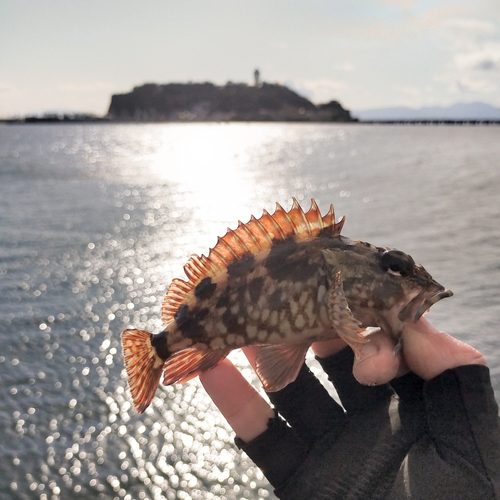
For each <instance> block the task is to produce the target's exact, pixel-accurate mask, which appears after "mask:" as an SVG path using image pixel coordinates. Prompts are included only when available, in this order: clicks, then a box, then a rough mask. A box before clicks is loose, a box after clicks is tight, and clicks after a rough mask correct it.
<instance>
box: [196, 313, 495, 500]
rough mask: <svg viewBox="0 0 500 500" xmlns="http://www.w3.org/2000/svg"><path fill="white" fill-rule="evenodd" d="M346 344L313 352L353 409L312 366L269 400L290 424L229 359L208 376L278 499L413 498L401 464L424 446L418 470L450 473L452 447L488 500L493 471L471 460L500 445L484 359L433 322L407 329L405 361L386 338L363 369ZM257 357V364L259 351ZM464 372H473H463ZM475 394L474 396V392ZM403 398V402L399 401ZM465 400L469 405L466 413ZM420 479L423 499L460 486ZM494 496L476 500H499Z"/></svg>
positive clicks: (376, 343) (369, 349)
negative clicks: (446, 458)
mask: <svg viewBox="0 0 500 500" xmlns="http://www.w3.org/2000/svg"><path fill="white" fill-rule="evenodd" d="M344 346H345V345H344V344H343V343H342V341H340V340H335V341H329V342H322V343H316V344H315V345H314V346H313V349H314V350H315V352H316V354H317V355H318V356H320V359H319V361H320V363H321V364H322V366H323V368H324V369H325V371H326V372H327V374H328V375H329V377H330V380H332V382H333V383H334V384H335V386H336V388H337V391H338V393H339V396H340V399H341V401H342V404H343V407H344V408H342V407H341V406H340V405H338V404H337V403H335V402H334V401H333V400H332V399H331V398H330V397H329V396H328V394H327V393H326V391H325V390H324V389H323V387H322V386H321V385H320V384H319V382H318V381H317V379H316V378H315V377H313V376H312V374H311V373H310V372H309V371H308V370H307V368H303V370H302V371H301V373H300V374H299V377H298V379H297V381H296V382H294V383H292V384H290V385H289V386H288V387H286V388H285V389H283V390H282V391H280V392H278V393H273V394H269V396H270V399H271V401H272V403H273V404H274V406H275V408H276V409H277V410H278V411H279V412H280V414H281V415H282V416H283V417H284V418H285V419H286V420H287V422H288V424H289V426H286V425H285V424H284V423H283V421H282V420H280V419H278V418H274V410H273V409H272V408H271V407H270V406H269V405H268V404H267V402H266V401H265V400H264V399H263V398H262V397H261V396H260V395H259V394H258V393H257V392H256V391H255V390H254V389H253V388H252V387H251V386H250V385H249V384H248V383H247V382H246V381H245V380H244V379H243V378H242V377H241V375H240V374H239V372H238V370H237V369H236V368H234V366H232V365H231V364H230V362H229V361H225V362H223V363H222V364H220V365H219V366H218V367H217V368H215V369H213V370H210V371H208V372H206V373H205V374H203V375H202V376H201V379H202V382H203V384H204V386H205V388H206V389H207V392H208V393H209V394H210V395H211V397H212V398H213V399H214V401H215V403H216V404H217V406H218V407H219V408H220V410H221V412H222V413H223V414H224V415H225V417H226V419H227V420H228V422H229V423H230V425H231V426H232V427H233V429H234V430H235V431H236V434H237V435H238V439H237V442H238V443H239V445H240V446H241V447H242V448H243V449H244V450H245V451H247V453H248V454H249V456H250V457H251V458H253V459H254V461H255V462H256V463H257V464H258V465H259V466H260V467H261V468H262V470H263V471H264V474H265V475H266V476H267V477H268V479H269V480H270V482H271V483H272V484H273V485H274V486H275V487H276V492H277V494H278V496H279V497H280V498H286V499H289V498H290V499H292V498H306V497H307V496H309V497H310V498H346V497H347V496H348V495H351V497H352V498H365V499H368V498H389V497H388V495H390V494H392V493H391V492H397V493H394V494H396V496H394V497H393V498H406V496H404V491H403V492H402V491H399V490H398V484H399V483H398V478H400V476H401V474H400V467H401V464H402V463H403V461H404V460H405V458H407V457H409V456H412V455H415V453H416V452H415V450H417V449H418V450H419V453H420V455H418V454H417V455H415V456H416V458H415V457H414V459H413V462H412V463H425V464H428V465H427V466H426V467H427V468H428V467H431V466H432V467H433V470H434V471H437V470H438V469H439V468H440V467H444V470H447V471H448V472H449V465H450V464H448V463H442V461H440V459H439V456H440V455H439V453H441V452H442V451H443V447H444V449H445V450H446V449H448V448H449V447H450V446H454V449H455V451H454V453H455V455H457V456H458V457H459V458H460V459H461V460H465V463H466V465H467V467H469V469H470V468H471V467H472V469H473V470H474V472H475V473H476V475H474V481H473V482H474V485H473V488H474V489H475V490H474V492H473V493H474V494H475V493H476V492H477V491H479V490H478V488H481V489H480V491H481V495H483V493H484V492H485V491H486V490H487V489H488V488H489V487H490V483H489V482H488V481H486V483H488V484H486V485H485V484H483V483H484V481H483V483H481V486H480V487H479V486H478V485H477V484H476V483H477V481H479V479H481V480H483V479H484V477H483V476H484V471H483V470H478V468H479V469H480V468H481V467H479V463H480V462H481V460H479V459H478V460H475V459H474V460H472V459H471V458H470V457H472V456H475V457H477V456H480V457H481V456H482V455H483V454H484V447H485V446H486V448H488V444H489V446H490V447H491V444H492V443H499V442H500V438H499V431H498V419H497V407H496V404H495V402H494V398H493V395H492V391H491V386H489V379H488V377H487V368H485V367H484V365H485V360H484V358H483V356H482V355H481V354H480V353H479V352H478V351H476V350H475V349H473V348H472V347H471V346H468V345H467V344H464V343H462V342H460V341H457V340H456V339H454V338H453V337H451V336H449V335H447V334H445V333H443V332H439V331H438V330H436V329H435V328H433V327H432V326H431V325H430V324H429V323H428V322H427V321H425V320H420V321H419V322H418V323H416V324H414V325H411V326H410V327H408V328H407V329H406V330H405V332H404V333H403V349H402V351H400V352H399V353H398V354H394V345H393V344H392V343H391V342H390V340H389V339H388V338H387V337H385V336H383V335H381V334H377V333H375V334H374V335H373V337H372V338H371V341H370V342H369V343H367V344H366V345H365V348H364V356H363V357H362V358H361V359H360V360H356V361H354V365H353V356H352V353H351V352H350V350H349V349H344ZM248 355H249V357H250V359H251V358H252V354H251V351H250V352H249V354H248ZM465 365H467V366H465ZM469 365H479V366H476V367H470V366H469ZM460 366H463V368H462V369H459V368H458V367H460ZM471 368H472V371H471ZM450 369H455V371H454V372H453V371H449V370H450ZM351 370H352V372H351ZM410 370H411V371H412V372H413V373H409V372H410ZM353 374H354V376H353ZM403 374H406V375H404V376H401V375H403ZM440 374H442V375H440ZM417 375H418V376H417ZM395 376H400V377H399V378H397V379H395V380H393V382H392V386H389V385H387V382H389V381H391V380H392V379H394V377H395ZM354 377H355V378H356V379H357V380H358V381H360V382H362V383H363V384H379V385H377V386H376V387H367V386H366V385H362V384H360V383H358V382H357V381H356V380H355V378H354ZM434 379H435V380H434ZM427 381H428V382H427ZM443 384H444V385H443ZM471 384H472V385H471ZM467 388H468V392H469V393H472V396H470V394H465V393H467V390H466V389H467ZM464 391H465V393H464ZM395 393H396V394H397V395H398V396H399V399H397V400H396V399H394V396H395ZM465 396H467V397H468V398H469V399H471V397H472V400H474V404H473V407H472V410H474V411H476V410H477V412H479V415H480V417H481V419H482V425H484V426H486V427H488V425H489V429H488V430H487V432H486V433H485V436H483V439H479V440H478V438H477V436H476V435H475V433H474V432H472V431H473V430H474V429H472V430H471V422H470V417H471V415H470V410H471V408H470V406H471V405H470V401H468V400H467V401H464V398H465ZM475 396H477V397H476V398H475V399H474V397H475ZM443 400H445V403H446V404H444V405H442V407H441V408H439V411H437V412H436V411H433V407H432V405H431V409H430V412H429V411H427V410H428V408H427V407H428V406H429V404H431V403H442V402H443ZM394 401H397V404H396V403H394ZM459 403H460V405H461V406H462V407H463V408H457V406H460V405H459ZM438 406H439V405H438ZM464 408H465V410H464ZM344 409H345V411H344ZM429 413H430V414H429ZM395 415H397V420H394V418H395ZM476 420H477V419H476ZM447 426H450V428H453V429H454V431H453V435H451V436H450V435H447V436H444V437H443V436H441V435H440V433H441V434H442V433H443V432H444V434H447V433H446V427H447ZM462 431H463V432H465V433H468V436H466V437H465V438H464V439H463V440H462V441H463V442H458V443H456V442H451V441H453V439H454V438H456V436H458V435H460V432H462ZM471 433H472V434H471ZM448 434H449V433H448ZM467 437H469V438H470V439H468V438H467ZM474 440H476V441H474ZM455 441H456V439H455ZM471 442H472V444H471ZM425 443H426V446H425V447H424V448H421V447H422V446H423V444H425ZM429 443H430V444H429ZM419 447H420V448H419ZM481 447H482V448H481ZM422 449H425V453H422ZM436 456H437V457H438V458H436ZM418 457H420V458H421V460H418ZM497 458H498V457H497ZM455 459H456V456H455ZM455 461H456V460H455ZM471 461H472V462H473V463H472V464H471ZM499 463H500V459H498V460H497V461H496V462H495V461H494V463H493V465H491V467H490V468H491V469H492V470H494V471H498V470H500V465H499ZM429 464H432V465H429ZM469 469H467V471H468V472H470V470H469ZM423 470H427V469H426V468H424V469H423ZM438 475H439V474H438ZM478 477H479V479H478ZM410 479H411V481H412V483H411V486H412V488H413V491H412V492H411V493H412V494H413V495H415V494H416V493H415V492H417V495H418V494H422V492H424V493H425V492H429V491H434V492H437V493H439V491H441V493H443V491H445V490H443V488H448V489H449V487H450V484H448V482H447V481H444V480H443V479H442V477H439V481H438V484H437V485H436V486H435V487H431V485H432V484H433V480H432V479H433V477H428V475H424V476H422V474H420V475H418V474H416V473H415V474H413V477H412V478H410ZM434 479H436V477H435V476H434ZM450 481H451V484H452V486H454V487H460V488H461V491H462V493H463V491H466V490H465V489H464V488H467V487H468V486H469V487H470V486H471V484H472V483H471V480H470V474H469V475H467V474H464V472H463V471H462V470H457V475H456V477H454V476H452V480H450ZM464 481H465V483H466V484H463V482H464ZM480 482H481V481H480ZM400 483H401V484H403V483H404V482H401V481H400ZM400 486H401V485H400ZM436 488H438V489H436ZM439 488H441V490H439ZM485 488H486V490H485ZM403 489H404V488H403ZM476 490H477V491H476ZM484 494H485V496H471V497H470V498H489V496H488V494H486V493H484ZM391 498H392V497H391ZM416 498H427V496H416ZM429 498H432V496H430V497H429ZM435 498H451V497H449V496H444V497H439V496H437V497H435ZM457 498H461V497H460V496H458V497H457ZM462 498H463V497H462ZM467 498H469V497H467ZM492 498H493V497H492Z"/></svg>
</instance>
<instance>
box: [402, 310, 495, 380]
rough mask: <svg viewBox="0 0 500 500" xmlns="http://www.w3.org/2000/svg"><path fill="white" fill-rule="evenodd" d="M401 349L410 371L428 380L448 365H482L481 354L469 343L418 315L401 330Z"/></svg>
mask: <svg viewBox="0 0 500 500" xmlns="http://www.w3.org/2000/svg"><path fill="white" fill-rule="evenodd" d="M403 350H404V356H405V360H406V363H407V365H408V367H409V368H410V370H412V371H413V372H414V373H416V374H417V375H419V376H420V377H422V378H423V379H424V380H430V379H432V378H434V377H437V376H438V375H439V374H440V373H442V372H444V371H445V370H448V369H450V368H456V367H458V366H463V365H474V364H478V365H486V360H485V359H484V357H483V355H482V354H481V353H480V352H479V351H477V350H476V349H474V348H473V347H472V346H470V345H468V344H466V343H464V342H461V341H460V340H457V339H455V338H453V337H452V336H451V335H448V334H447V333H445V332H441V331H439V330H437V329H436V328H434V327H433V326H432V325H431V324H430V323H429V322H428V321H427V320H425V319H423V318H421V319H420V320H419V321H418V322H417V323H411V324H409V325H407V326H406V327H405V329H404V331H403Z"/></svg>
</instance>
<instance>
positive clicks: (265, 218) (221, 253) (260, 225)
mask: <svg viewBox="0 0 500 500" xmlns="http://www.w3.org/2000/svg"><path fill="white" fill-rule="evenodd" d="M292 200H293V204H292V208H291V209H290V210H289V211H288V212H287V211H286V210H285V209H284V208H283V207H282V206H281V205H280V204H279V203H276V210H275V211H274V213H273V214H270V213H269V212H267V211H266V210H264V211H263V214H262V216H261V217H260V218H259V219H256V218H255V217H254V216H252V217H250V220H249V221H248V222H247V223H246V224H243V223H242V222H238V227H237V228H236V229H228V230H227V233H226V234H225V235H224V236H223V237H221V238H218V240H217V244H216V245H215V247H214V248H212V249H211V250H210V251H209V254H208V257H205V256H204V255H202V256H201V257H200V256H198V255H193V256H192V257H191V258H190V259H189V261H188V262H187V263H186V265H185V266H184V271H185V273H186V276H187V278H188V281H184V280H181V279H174V280H173V281H172V284H171V285H170V288H169V289H168V292H167V295H166V297H165V300H164V302H163V306H162V320H163V321H164V322H165V323H169V322H170V321H171V320H172V319H173V318H174V315H175V313H176V312H177V310H178V309H179V307H180V306H181V305H182V304H183V303H184V302H185V300H186V299H187V298H188V296H189V295H190V294H191V293H193V291H194V289H195V288H196V286H197V285H198V284H199V283H200V282H201V281H202V280H203V279H205V278H213V277H214V276H216V275H218V274H220V273H222V272H224V271H225V269H226V268H227V267H228V266H229V265H230V264H232V263H233V262H236V261H237V260H239V259H243V258H245V257H247V256H250V255H256V254H257V253H259V252H261V251H263V250H268V249H270V248H271V246H272V245H273V244H275V242H277V241H281V240H285V239H288V238H293V239H295V240H297V241H307V240H310V239H313V238H315V237H316V236H318V235H319V234H328V235H330V236H333V237H337V236H339V235H340V232H341V230H342V226H343V225H344V218H342V220H340V221H339V222H338V223H335V211H334V209H333V205H330V210H329V211H328V212H327V213H326V214H325V215H324V216H322V215H321V211H320V209H319V207H318V205H317V203H316V202H315V201H314V199H312V200H311V208H310V209H309V210H308V211H307V212H304V210H303V209H302V207H301V206H300V205H299V203H298V201H297V200H296V199H295V198H292Z"/></svg>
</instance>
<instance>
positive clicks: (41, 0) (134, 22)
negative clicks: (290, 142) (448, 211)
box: [0, 0, 500, 118]
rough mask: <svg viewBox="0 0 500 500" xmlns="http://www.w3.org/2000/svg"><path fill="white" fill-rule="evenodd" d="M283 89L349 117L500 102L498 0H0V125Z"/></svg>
mask: <svg viewBox="0 0 500 500" xmlns="http://www.w3.org/2000/svg"><path fill="white" fill-rule="evenodd" d="M256 68H258V69H259V70H260V74H261V79H262V80H263V81H266V82H269V83H280V84H284V85H287V86H289V87H290V88H292V89H293V90H295V91H297V92H299V93H300V94H301V95H304V96H305V97H308V98H309V99H311V100H312V101H313V102H315V103H323V102H328V101H330V100H332V99H335V100H338V101H340V102H341V104H342V105H343V106H344V107H346V108H348V109H350V110H359V109H372V108H381V107H391V106H411V107H415V108H417V107H421V106H434V105H440V106H447V105H450V104H453V103H455V102H476V101H480V102H485V103H488V104H491V105H494V106H500V2H499V0H1V1H0V117H2V118H6V117H12V116H22V115H26V114H31V113H42V112H51V111H73V112H88V113H93V114H97V115H104V114H106V112H107V109H108V107H109V103H110V99H111V95H112V94H116V93H126V92H129V91H131V90H132V88H133V87H135V86H139V85H142V84H144V83H171V82H180V83H184V82H190V81H192V82H205V81H210V82H213V83H215V84H220V85H223V84H225V83H226V82H228V81H232V82H247V83H249V84H250V83H252V82H253V74H254V70H255V69H256Z"/></svg>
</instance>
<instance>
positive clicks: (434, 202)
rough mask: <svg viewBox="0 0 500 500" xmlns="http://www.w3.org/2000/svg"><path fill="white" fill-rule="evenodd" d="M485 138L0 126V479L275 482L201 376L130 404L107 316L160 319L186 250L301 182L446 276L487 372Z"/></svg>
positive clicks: (10, 493) (354, 228)
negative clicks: (240, 445)
mask: <svg viewBox="0 0 500 500" xmlns="http://www.w3.org/2000/svg"><path fill="white" fill-rule="evenodd" d="M494 137H495V130H493V129H487V128H481V127H477V128H466V127H464V128H460V127H456V128H445V127H442V128H441V127H440V128H432V127H428V128H425V127H410V128H404V127H399V128H398V127H390V128H383V127H363V126H356V125H353V126H347V127H346V126H342V125H282V124H231V125H227V124H192V125H103V126H94V125H92V126H90V125H89V126H84V127H81V126H53V127H50V126H49V127H45V126H39V127H38V126H37V127H29V126H20V127H10V128H5V129H4V130H3V131H2V135H0V160H1V162H2V163H1V165H2V170H1V171H0V175H1V179H0V181H1V182H0V209H1V210H2V214H7V215H6V216H4V218H3V219H2V224H3V226H2V233H1V234H0V275H1V278H2V279H1V280H0V292H1V294H2V297H3V298H4V301H3V303H2V305H1V306H0V307H1V309H0V320H1V321H0V342H2V350H1V354H0V370H1V371H0V377H1V381H2V386H1V387H0V391H1V397H2V402H3V406H2V408H1V410H0V432H1V433H2V436H3V439H2V442H1V443H0V461H1V462H0V464H1V466H2V470H3V471H4V475H3V477H2V478H0V497H1V496H2V495H3V496H5V497H6V498H19V499H25V498H28V499H31V498H40V499H43V500H47V499H64V498H73V497H75V498H78V497H81V498H98V499H111V498H113V499H114V498H116V499H122V498H124V499H137V498H141V499H142V498H158V499H169V500H170V499H216V498H217V499H219V498H220V499H240V498H251V499H257V498H262V499H266V498H272V497H273V494H272V493H271V491H272V489H271V487H270V486H268V484H267V482H266V481H265V479H263V477H262V474H261V472H260V471H259V470H258V469H257V468H256V467H254V465H253V464H252V462H251V461H250V460H248V459H247V458H246V457H244V456H242V455H241V454H240V453H239V452H237V450H236V449H235V447H234V445H233V434H232V432H231V431H230V429H229V428H228V427H227V425H226V423H225V422H224V420H223V419H222V417H221V416H220V414H219V413H218V411H217V409H216V408H215V407H214V406H213V405H212V404H211V402H210V400H209V399H208V398H207V397H206V395H205V393H204V391H203V389H202V388H201V385H200V384H199V382H198V381H197V380H193V381H191V382H189V383H188V384H185V385H183V386H175V387H160V388H159V390H158V391H157V395H156V398H155V399H154V401H153V404H152V406H151V407H150V408H149V409H148V410H147V411H146V413H145V414H144V415H141V416H139V415H137V414H135V412H134V411H133V409H132V407H131V404H130V400H129V396H128V393H127V388H126V382H125V371H124V368H123V359H122V353H121V347H120V332H121V330H123V329H124V328H126V327H129V326H134V327H135V328H143V329H147V330H149V331H153V332H158V331H160V329H161V327H162V323H161V320H160V309H161V303H162V301H163V297H164V295H165V292H166V289H167V287H168V284H169V283H170V281H171V280H172V278H174V277H181V276H183V275H184V273H183V270H182V266H183V264H184V263H185V262H186V260H187V259H188V258H189V256H190V255H191V253H194V252H195V253H205V254H206V253H207V252H208V249H209V247H211V246H214V245H215V243H216V237H217V236H218V235H222V234H224V233H225V231H226V228H227V226H230V227H232V228H235V227H236V225H237V221H238V219H241V220H242V221H243V222H246V221H247V220H248V219H249V217H250V215H251V214H254V215H257V216H258V215H260V213H261V210H262V209H263V208H266V209H267V210H270V211H272V210H273V206H274V202H275V201H279V202H280V203H282V204H283V206H284V207H285V208H289V207H290V204H291V202H290V198H291V196H296V197H297V198H298V199H299V200H301V202H302V203H303V206H304V208H308V207H309V201H308V199H309V198H310V197H313V196H314V197H315V198H316V199H317V200H318V202H319V204H320V207H321V209H322V210H323V211H325V210H326V209H327V207H328V205H329V203H331V202H334V203H335V206H336V212H337V215H342V214H347V216H348V217H347V219H348V220H347V224H346V229H345V233H346V235H348V236H352V237H353V238H360V239H364V240H367V241H370V242H372V243H374V244H379V245H388V246H394V247H398V248H401V249H403V250H407V251H409V252H410V253H411V254H412V255H413V256H414V257H415V258H416V259H417V260H419V261H421V262H423V263H424V265H425V266H426V268H428V269H429V271H430V272H431V274H433V275H435V277H436V278H437V279H438V280H439V281H440V282H442V283H443V284H445V285H446V286H447V287H449V288H451V289H452V290H453V291H454V292H455V297H454V298H453V299H450V301H449V302H448V301H447V303H443V305H441V304H439V305H438V307H437V308H436V310H435V311H434V310H433V311H432V318H433V319H435V320H436V322H437V323H438V326H440V325H439V323H441V325H442V327H443V328H447V329H450V330H451V331H452V332H453V333H456V334H457V336H458V337H460V338H462V339H463V340H467V341H469V342H472V343H473V344H474V345H475V346H476V347H479V348H480V349H483V348H484V350H485V352H486V354H487V357H488V360H489V361H490V365H491V366H492V373H493V378H494V382H495V384H496V385H495V387H496V388H498V387H500V364H499V363H498V362H497V361H496V360H497V359H498V356H499V355H500V349H499V345H498V342H497V340H496V327H497V323H498V319H500V309H499V307H500V306H499V303H500V300H499V292H498V289H497V288H496V285H495V283H498V282H499V280H500V267H499V266H498V252H497V250H498V245H499V244H500V241H499V240H500V235H499V233H498V228H497V226H496V218H495V217H496V215H498V212H499V201H498V200H499V198H498V190H499V189H500V186H499V184H498V182H499V180H498V175H497V174H496V170H495V169H496V168H497V166H498V161H499V160H500V147H499V146H498V145H497V144H498V141H495V140H493V139H494ZM457 144H459V145H460V147H457ZM464 200H467V206H464ZM436 214H439V217H437V216H436ZM478 248H480V250H481V259H476V258H475V256H477V254H478ZM457 269H460V270H461V272H457ZM475 331H480V332H481V335H475V334H474V332H475ZM231 357H232V359H233V360H234V361H235V362H236V364H238V365H239V366H241V368H242V370H243V372H244V374H245V376H247V377H248V378H249V379H250V380H251V381H252V382H253V383H255V384H256V378H255V376H254V375H253V374H252V371H251V370H250V369H249V368H248V366H247V365H246V363H245V360H244V358H243V356H242V355H241V354H240V353H237V352H236V353H233V354H231ZM315 369H316V368H315Z"/></svg>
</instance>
